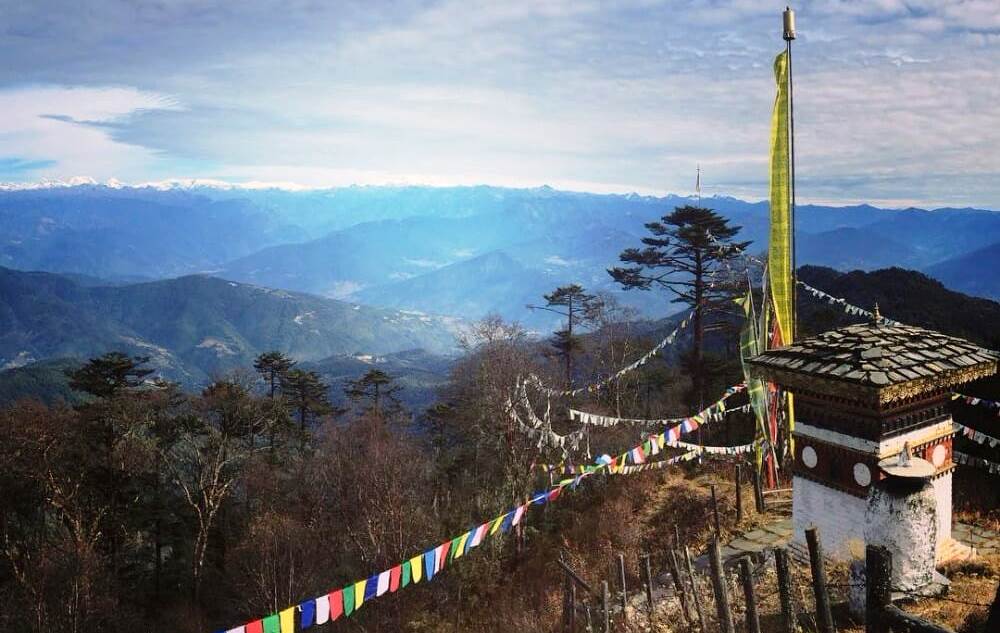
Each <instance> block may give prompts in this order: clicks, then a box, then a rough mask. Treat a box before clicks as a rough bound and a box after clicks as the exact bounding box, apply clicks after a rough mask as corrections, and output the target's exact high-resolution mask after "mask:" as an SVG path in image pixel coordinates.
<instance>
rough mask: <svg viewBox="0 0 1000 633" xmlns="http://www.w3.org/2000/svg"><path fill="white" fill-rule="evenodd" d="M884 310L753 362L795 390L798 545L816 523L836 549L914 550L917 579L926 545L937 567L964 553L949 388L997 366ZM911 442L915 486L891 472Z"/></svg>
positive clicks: (841, 552)
mask: <svg viewBox="0 0 1000 633" xmlns="http://www.w3.org/2000/svg"><path fill="white" fill-rule="evenodd" d="M877 314H878V311H877V308H876V318H875V319H874V320H873V322H871V323H865V324H861V325H852V326H849V327H845V328H840V329H837V330H832V331H829V332H825V333H823V334H820V335H818V336H815V337H812V338H808V339H804V340H802V341H798V342H795V343H794V344H792V345H789V346H787V347H783V348H778V349H774V350H769V351H767V352H765V353H763V354H761V355H759V356H757V357H756V358H754V359H752V360H751V361H750V366H751V371H752V373H753V374H754V375H756V376H757V377H759V378H763V379H765V380H768V381H771V382H775V383H778V384H779V385H781V386H782V387H783V388H784V389H786V390H787V391H790V392H792V393H793V394H794V396H795V427H794V431H793V434H792V436H793V439H794V445H795V460H794V466H793V477H792V486H793V493H792V519H793V524H794V530H795V531H794V534H793V537H792V541H793V546H801V547H803V548H804V547H805V530H806V528H808V527H811V526H816V527H818V528H819V534H820V539H821V543H822V545H823V550H824V553H825V554H826V555H828V556H831V557H833V558H838V559H842V560H849V559H851V558H852V557H858V556H863V555H864V546H865V544H867V543H869V542H878V543H879V544H882V545H885V546H887V547H889V549H890V550H891V551H893V552H898V553H899V554H900V556H903V555H904V552H905V553H906V554H905V555H906V556H910V554H912V555H913V556H912V557H911V558H913V560H912V561H911V560H908V561H905V562H904V561H903V560H901V559H900V560H898V562H897V563H896V564H897V565H898V566H899V568H900V569H903V568H904V567H905V568H908V569H909V568H911V567H912V569H911V571H912V572H913V577H914V581H913V582H920V581H921V578H923V577H924V574H925V572H926V571H927V557H926V555H925V554H926V553H927V552H929V553H930V555H931V557H932V558H931V565H930V571H929V572H928V573H933V562H934V560H933V559H934V558H936V559H937V560H938V561H939V562H940V561H941V560H943V559H945V558H948V557H950V556H952V555H953V554H954V553H956V552H957V551H960V550H961V546H959V545H958V544H957V543H955V542H954V541H953V540H952V538H951V476H952V470H953V468H954V465H953V463H952V460H951V451H952V447H951V444H952V437H953V435H954V429H953V423H952V420H951V414H950V413H949V407H948V402H949V399H950V394H951V389H952V388H953V387H954V386H955V385H958V384H961V383H965V382H968V381H971V380H975V379H977V378H981V377H984V376H988V375H992V374H993V373H995V372H996V370H997V358H996V356H995V355H994V354H993V353H992V352H989V351H987V350H984V349H981V348H979V347H977V346H975V345H973V344H972V343H969V342H968V341H964V340H962V339H958V338H954V337H950V336H946V335H944V334H940V333H938V332H933V331H931V330H925V329H922V328H918V327H912V326H906V325H898V324H892V325H889V324H885V323H883V322H882V320H881V319H880V318H879V317H878V316H877ZM904 451H906V455H907V457H906V458H907V459H910V460H911V461H912V462H913V463H915V464H919V465H920V470H921V471H922V474H921V476H920V477H917V478H913V479H915V481H917V482H919V485H918V484H917V483H914V481H910V482H909V484H908V485H902V484H901V483H900V482H899V481H893V479H907V478H906V477H898V476H897V477H895V478H894V477H893V476H892V475H890V473H889V472H887V470H886V467H887V466H888V465H890V464H893V463H895V462H897V461H898V460H899V455H900V453H902V452H904ZM909 451H912V457H911V456H910V454H909ZM916 460H919V462H917V461H916ZM889 470H892V469H891V467H890V468H889ZM918 544H920V545H923V546H924V547H923V549H922V550H921V551H920V552H918V551H917V550H916V549H915V548H917V545H918ZM911 563H912V565H911ZM917 568H919V569H920V570H921V571H919V572H917V571H916V569H917ZM908 573H909V572H908Z"/></svg>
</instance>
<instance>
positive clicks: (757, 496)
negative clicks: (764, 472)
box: [753, 468, 767, 514]
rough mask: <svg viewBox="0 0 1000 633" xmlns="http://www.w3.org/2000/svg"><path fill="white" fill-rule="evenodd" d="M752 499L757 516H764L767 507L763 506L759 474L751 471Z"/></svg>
mask: <svg viewBox="0 0 1000 633" xmlns="http://www.w3.org/2000/svg"><path fill="white" fill-rule="evenodd" d="M753 497H754V499H753V500H754V505H755V506H756V507H757V514H764V511H765V510H766V509H767V507H766V506H765V505H764V491H763V490H761V487H760V473H759V472H758V471H757V469H756V468H754V469H753Z"/></svg>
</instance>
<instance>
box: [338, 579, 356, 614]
mask: <svg viewBox="0 0 1000 633" xmlns="http://www.w3.org/2000/svg"><path fill="white" fill-rule="evenodd" d="M354 587H355V585H347V586H346V587H344V588H343V589H342V590H341V592H340V595H341V597H343V605H344V615H345V616H348V615H351V614H352V613H354Z"/></svg>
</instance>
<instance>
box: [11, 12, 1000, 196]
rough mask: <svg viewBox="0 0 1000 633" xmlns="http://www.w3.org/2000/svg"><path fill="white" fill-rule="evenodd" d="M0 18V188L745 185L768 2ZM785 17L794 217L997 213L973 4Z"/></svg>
mask: <svg viewBox="0 0 1000 633" xmlns="http://www.w3.org/2000/svg"><path fill="white" fill-rule="evenodd" d="M0 4H2V9H3V10H2V13H0V14H2V15H3V16H4V19H3V20H2V21H0V29H2V37H0V54H2V57H3V59H4V61H5V63H4V64H3V65H2V66H0V181H4V182H14V183H33V182H40V181H49V180H54V181H67V180H70V179H73V178H92V179H95V180H98V181H101V182H104V181H121V182H126V183H133V184H139V183H144V182H151V181H164V180H174V179H176V180H181V181H185V180H191V179H203V180H218V181H226V182H230V183H271V184H282V185H284V186H306V187H327V186H343V185H348V184H389V183H393V184H396V183H419V184H428V185H451V184H494V185H502V186H514V187H532V186H539V185H543V184H548V185H550V186H553V187H557V188H563V189H574V190H583V191H595V192H631V191H635V192H639V193H651V194H662V193H667V192H672V193H680V194H684V193H690V192H692V191H693V189H694V181H695V170H696V168H697V166H698V165H700V166H701V169H702V172H703V194H705V195H712V194H718V195H732V196H737V197H742V198H748V199H762V198H765V197H766V196H767V168H768V153H767V152H768V126H769V121H770V111H771V107H772V105H773V100H774V91H775V84H774V76H773V70H772V65H773V60H774V56H775V55H776V54H777V53H778V52H780V51H781V50H782V48H783V47H784V42H783V41H782V39H781V10H782V9H784V2H781V3H778V2H770V1H766V0H735V1H732V2H721V1H711V0H686V1H685V0H677V1H666V2H657V1H653V0H621V1H606V2H595V1H592V0H551V1H542V0H537V1H534V2H520V1H517V0H504V1H503V2H496V1H495V0H488V1H487V0H482V1H481V0H458V1H451V0H445V1H441V2H419V1H409V0H400V1H388V2H377V1H375V0H365V1H362V2H353V1H344V0H341V1H332V0H319V1H315V2H314V1H306V0H280V1H274V2H272V1H269V0H241V1H239V2H224V3H213V2H211V1H209V0H190V1H189V0H176V1H166V0H163V1H160V2H144V3H137V2H125V1H118V0H88V1H87V2H69V1H65V2H50V1H46V0H35V1H32V2H23V0H17V1H14V2H7V1H3V2H0ZM793 8H795V9H796V12H797V23H798V35H799V37H798V39H797V40H796V41H795V42H794V44H793V55H794V58H793V60H794V76H795V112H796V121H795V125H796V152H797V163H796V168H797V176H798V179H797V193H798V198H799V201H800V202H817V203H855V202H871V203H875V204H881V205H884V206H908V205H916V206H924V207H934V206H978V207H987V208H997V209H1000V177H998V176H1000V10H998V7H997V4H996V0H988V1H984V0H965V1H958V0H907V1H904V0H868V1H865V2H844V1H838V0H815V1H811V2H805V3H802V4H797V5H795V6H794V7H793Z"/></svg>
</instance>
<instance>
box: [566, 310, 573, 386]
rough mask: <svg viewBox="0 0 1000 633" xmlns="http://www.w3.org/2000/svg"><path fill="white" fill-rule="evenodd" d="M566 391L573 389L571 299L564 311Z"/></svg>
mask: <svg viewBox="0 0 1000 633" xmlns="http://www.w3.org/2000/svg"><path fill="white" fill-rule="evenodd" d="M566 389H573V297H570V298H569V303H568V304H567V309H566Z"/></svg>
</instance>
